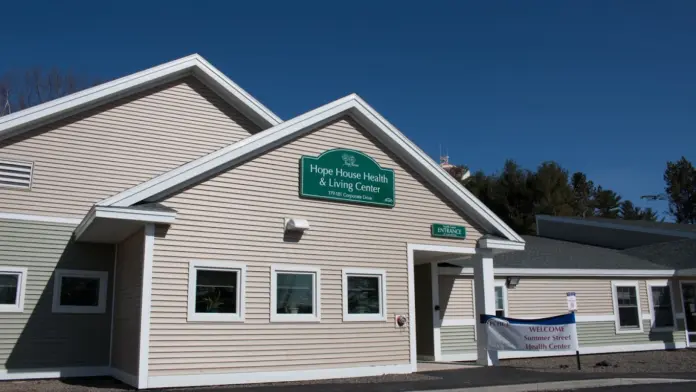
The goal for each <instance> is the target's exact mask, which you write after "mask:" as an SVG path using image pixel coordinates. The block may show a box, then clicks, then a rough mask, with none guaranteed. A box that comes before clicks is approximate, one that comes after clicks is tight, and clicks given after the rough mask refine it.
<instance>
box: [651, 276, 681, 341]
mask: <svg viewBox="0 0 696 392" xmlns="http://www.w3.org/2000/svg"><path fill="white" fill-rule="evenodd" d="M647 284H648V300H649V303H650V318H651V320H652V324H651V325H652V330H666V331H673V330H674V328H675V326H676V320H675V319H674V309H672V290H671V286H670V285H669V283H668V282H667V281H666V280H664V281H649V282H647Z"/></svg>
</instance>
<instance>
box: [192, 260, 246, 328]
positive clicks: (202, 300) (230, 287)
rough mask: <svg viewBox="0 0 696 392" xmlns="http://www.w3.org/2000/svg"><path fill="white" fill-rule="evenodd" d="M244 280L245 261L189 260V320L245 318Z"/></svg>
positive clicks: (240, 319)
mask: <svg viewBox="0 0 696 392" xmlns="http://www.w3.org/2000/svg"><path fill="white" fill-rule="evenodd" d="M245 280H246V266H244V265H243V264H238V263H232V262H226V261H192V262H190V263H189V287H188V321H243V320H244V316H243V314H244V313H243V300H244V285H245Z"/></svg>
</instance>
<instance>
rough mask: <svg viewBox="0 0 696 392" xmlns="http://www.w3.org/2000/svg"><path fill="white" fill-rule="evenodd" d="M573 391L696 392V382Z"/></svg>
mask: <svg viewBox="0 0 696 392" xmlns="http://www.w3.org/2000/svg"><path fill="white" fill-rule="evenodd" d="M566 391H567V390H566ZM571 391H582V392H655V391H659V392H694V391H696V382H685V383H674V384H646V385H624V386H620V387H618V386H613V387H601V388H585V389H571Z"/></svg>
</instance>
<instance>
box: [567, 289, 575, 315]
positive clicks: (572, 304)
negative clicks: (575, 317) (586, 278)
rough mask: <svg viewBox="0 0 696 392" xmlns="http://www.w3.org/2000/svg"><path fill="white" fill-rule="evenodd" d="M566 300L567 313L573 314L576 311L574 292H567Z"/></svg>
mask: <svg viewBox="0 0 696 392" xmlns="http://www.w3.org/2000/svg"><path fill="white" fill-rule="evenodd" d="M566 298H567V299H568V311H569V312H575V311H577V310H578V297H577V296H576V295H575V292H573V291H569V292H567V293H566Z"/></svg>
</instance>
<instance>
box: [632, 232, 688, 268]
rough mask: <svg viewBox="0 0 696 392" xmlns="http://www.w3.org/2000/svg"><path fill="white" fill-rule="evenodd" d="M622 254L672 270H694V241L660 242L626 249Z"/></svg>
mask: <svg viewBox="0 0 696 392" xmlns="http://www.w3.org/2000/svg"><path fill="white" fill-rule="evenodd" d="M622 252H623V253H625V254H627V255H631V256H635V257H640V258H643V259H647V260H650V261H651V262H653V263H656V264H660V265H664V266H667V267H669V268H673V269H689V268H696V240H691V239H684V240H676V241H669V242H660V243H657V244H650V245H643V246H638V247H635V248H630V249H626V250H623V251H622Z"/></svg>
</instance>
